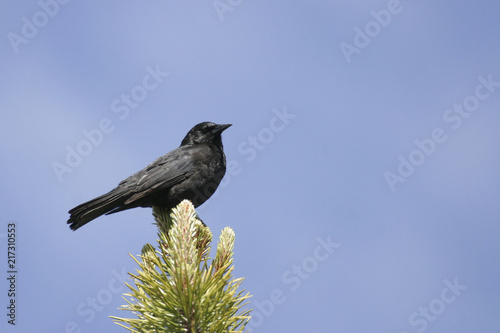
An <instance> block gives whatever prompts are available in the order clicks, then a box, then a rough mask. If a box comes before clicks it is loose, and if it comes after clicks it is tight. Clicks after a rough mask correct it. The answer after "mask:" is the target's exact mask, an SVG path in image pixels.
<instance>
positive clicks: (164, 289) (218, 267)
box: [111, 200, 250, 333]
mask: <svg viewBox="0 0 500 333" xmlns="http://www.w3.org/2000/svg"><path fill="white" fill-rule="evenodd" d="M169 213H171V214H170V215H169ZM153 215H154V217H155V220H156V223H157V224H158V230H159V231H158V249H155V248H154V247H153V246H152V245H150V244H146V245H145V246H144V247H143V249H142V254H141V255H140V256H139V260H138V259H136V258H135V257H133V256H132V258H133V259H134V260H135V261H136V262H137V264H138V265H139V267H140V269H138V270H137V273H136V274H132V273H130V275H131V276H132V277H133V278H134V281H135V286H131V285H129V284H127V286H128V287H129V288H130V290H131V292H130V293H127V294H125V296H127V297H129V299H128V298H124V299H125V300H126V301H127V303H128V305H124V306H122V307H121V308H120V309H122V310H128V311H132V312H133V313H134V314H135V315H136V316H137V318H136V319H135V318H134V319H128V318H118V317H111V318H113V319H114V320H115V322H116V323H117V324H118V325H120V326H122V327H125V328H126V329H128V330H129V331H130V332H139V333H149V332H187V333H194V332H196V333H199V332H200V333H201V332H203V333H205V332H214V333H215V332H243V330H244V329H245V325H246V324H247V322H248V320H249V319H250V316H249V314H250V310H246V311H242V310H241V308H242V307H243V306H244V305H246V304H247V303H243V302H244V301H245V300H246V299H248V298H249V297H250V295H249V294H248V293H247V294H245V295H244V294H243V292H244V291H243V290H241V291H238V290H237V289H238V287H239V286H240V284H241V283H242V282H243V278H238V279H235V278H233V275H232V272H233V269H234V266H233V250H234V237H235V235H234V231H233V230H232V229H231V228H229V227H226V228H224V229H223V230H222V233H221V235H220V238H219V242H218V244H217V252H216V255H215V258H214V259H213V260H212V262H211V263H210V264H209V263H208V261H209V259H210V258H209V257H208V255H209V253H210V243H211V241H212V232H211V231H210V229H209V228H208V227H206V226H205V225H204V224H202V222H201V221H200V220H199V219H198V218H197V216H196V212H195V210H194V207H193V205H192V204H191V202H190V201H188V200H184V201H183V202H181V203H180V204H179V205H178V206H177V207H176V208H174V209H173V210H172V211H171V212H170V211H168V210H165V209H162V208H159V207H154V208H153ZM127 325H128V326H127Z"/></svg>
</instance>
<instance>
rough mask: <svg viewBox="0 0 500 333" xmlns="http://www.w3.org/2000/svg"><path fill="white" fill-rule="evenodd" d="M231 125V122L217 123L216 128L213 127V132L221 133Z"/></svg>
mask: <svg viewBox="0 0 500 333" xmlns="http://www.w3.org/2000/svg"><path fill="white" fill-rule="evenodd" d="M231 125H233V124H224V125H218V126H217V127H216V128H214V130H213V132H214V134H215V133H222V132H224V131H225V130H226V129H227V128H228V127H229V126H231Z"/></svg>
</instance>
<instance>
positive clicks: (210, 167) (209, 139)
mask: <svg viewBox="0 0 500 333" xmlns="http://www.w3.org/2000/svg"><path fill="white" fill-rule="evenodd" d="M229 126H231V125H230V124H227V125H218V124H214V123H211V122H203V123H200V124H198V125H196V126H194V127H193V128H192V129H191V130H190V131H189V132H188V133H187V134H186V136H185V137H184V139H183V140H182V142H181V145H180V146H179V148H177V149H174V150H172V151H170V152H168V153H167V154H165V155H163V156H161V157H159V158H158V159H156V160H155V161H153V162H152V163H151V164H149V165H148V166H147V167H146V168H144V169H143V170H141V171H139V172H136V173H135V174H133V175H131V176H130V177H128V178H126V179H125V180H123V181H121V182H120V183H119V184H118V186H117V187H116V188H114V189H113V190H111V191H109V192H108V193H106V194H103V195H101V196H99V197H97V198H95V199H93V200H90V201H88V202H85V203H83V204H81V205H79V206H77V207H75V208H73V209H71V210H70V211H69V213H70V214H71V216H70V218H69V220H68V224H70V228H71V229H72V230H76V229H78V228H80V227H81V226H83V225H85V224H86V223H88V222H90V221H92V220H93V219H95V218H97V217H99V216H101V215H103V214H106V215H107V214H112V213H116V212H120V211H122V210H126V209H130V208H135V207H153V206H159V207H165V208H173V207H175V206H176V205H177V204H179V203H180V202H181V201H182V200H184V199H188V200H191V202H192V203H193V204H194V206H195V207H198V206H199V205H201V204H202V203H204V202H205V201H206V200H207V199H208V198H210V196H211V195H212V194H213V193H214V192H215V190H216V189H217V187H218V185H219V183H220V181H221V180H222V178H223V177H224V174H225V172H226V156H225V155H224V150H223V146H222V138H221V134H222V132H223V131H224V130H225V129H227V128H228V127H229Z"/></svg>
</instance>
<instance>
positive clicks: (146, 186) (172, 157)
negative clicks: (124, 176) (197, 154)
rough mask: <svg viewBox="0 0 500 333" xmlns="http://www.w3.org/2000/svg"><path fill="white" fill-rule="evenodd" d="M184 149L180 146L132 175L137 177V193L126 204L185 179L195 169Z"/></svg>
mask: <svg viewBox="0 0 500 333" xmlns="http://www.w3.org/2000/svg"><path fill="white" fill-rule="evenodd" d="M181 148H182V147H181ZM182 150H183V149H180V148H178V149H176V150H173V151H171V152H170V153H168V154H166V155H163V156H162V157H160V158H158V159H157V160H155V161H154V162H152V163H151V164H150V165H148V166H147V167H146V168H145V169H144V170H142V171H139V172H138V173H137V174H135V175H133V176H131V177H135V178H136V179H134V181H135V183H136V186H135V191H134V192H135V193H134V194H133V195H132V196H131V197H130V198H128V199H127V201H125V205H127V204H130V203H132V202H134V201H137V200H140V199H142V198H144V197H146V196H149V195H151V194H152V193H155V192H158V191H161V190H165V189H168V188H170V187H172V186H174V185H175V184H178V183H180V182H182V181H183V180H185V179H186V178H187V177H188V176H189V174H190V173H191V172H192V170H193V163H192V160H191V156H190V154H185V153H184V152H183V151H182Z"/></svg>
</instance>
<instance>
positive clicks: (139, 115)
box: [0, 0, 500, 333]
mask: <svg viewBox="0 0 500 333" xmlns="http://www.w3.org/2000/svg"><path fill="white" fill-rule="evenodd" d="M2 6H3V7H4V8H3V9H2V10H1V11H0V22H1V23H0V28H1V30H0V31H1V34H2V35H3V38H2V39H1V43H0V54H1V58H2V62H1V65H0V66H1V68H2V70H1V76H0V94H1V96H2V98H1V102H0V103H1V105H2V122H1V123H0V136H1V139H0V149H1V150H0V152H1V154H0V156H1V159H2V163H1V166H0V168H1V172H0V175H1V186H2V191H1V192H0V199H1V202H2V218H1V220H0V244H1V245H0V248H1V251H0V252H1V253H2V255H1V257H2V259H0V261H1V262H2V263H1V265H0V267H1V269H2V276H4V277H8V273H7V267H6V263H7V243H8V237H6V236H7V233H8V232H7V229H8V224H9V223H12V222H14V223H15V224H16V242H17V243H16V258H17V262H16V265H17V266H16V269H17V271H18V273H17V276H16V325H15V327H13V326H12V325H9V324H8V323H7V320H8V318H7V316H6V311H7V310H6V307H7V306H8V304H9V303H8V302H9V301H10V298H9V297H8V296H7V291H8V289H9V285H8V281H7V279H6V278H3V279H1V280H0V281H1V282H0V295H2V296H1V297H0V302H1V308H2V309H4V310H2V315H1V318H3V319H2V320H1V321H0V331H2V332H29V331H35V330H36V331H37V332H47V333H48V332H53V333H60V332H124V331H125V330H124V329H122V328H120V327H118V326H117V325H115V324H114V323H113V322H112V321H111V320H110V319H109V318H108V316H109V315H115V316H124V315H127V313H124V312H122V311H120V310H117V308H118V307H119V306H121V305H122V304H123V303H124V301H123V299H122V298H121V294H122V293H123V292H125V291H126V289H125V287H124V285H123V280H124V279H125V280H127V277H126V274H125V273H126V272H129V271H130V272H133V271H134V270H135V269H136V265H135V263H134V262H133V260H132V259H131V258H130V257H129V255H128V253H132V254H138V253H139V252H140V249H141V247H142V245H144V244H145V243H154V242H155V239H156V229H155V226H154V225H152V222H153V218H152V216H151V210H150V209H135V210H130V211H126V212H122V213H120V214H115V215H111V216H106V217H101V218H98V219H97V220H95V221H93V222H92V223H90V224H88V225H86V226H85V227H84V228H82V229H80V230H78V231H77V232H71V231H70V230H69V228H68V227H67V225H66V221H67V219H68V214H67V211H68V210H69V209H71V208H72V207H74V206H76V205H78V204H80V203H82V202H84V201H87V200H89V199H92V198H94V197H96V196H98V195H100V194H102V193H104V192H107V191H109V190H110V189H112V188H113V187H115V186H116V185H117V184H118V182H119V181H120V180H122V179H124V178H125V177H127V176H129V175H130V174H132V173H134V172H136V171H138V170H140V169H142V168H143V167H144V166H146V165H147V164H148V163H149V162H151V161H152V160H153V159H155V158H157V157H158V156H160V155H162V154H164V153H166V152H168V151H170V150H172V149H174V148H176V147H177V146H178V145H179V144H180V141H181V140H182V138H183V137H184V135H185V134H186V133H187V131H188V130H189V129H190V128H191V127H192V126H193V125H195V124H196V123H199V122H201V121H206V120H208V121H213V122H217V123H232V124H233V126H232V127H231V128H229V129H228V130H227V131H225V132H224V134H223V142H224V147H225V151H226V156H227V160H228V162H229V163H231V166H232V167H231V169H230V170H228V172H227V174H226V177H225V179H224V180H223V183H222V185H221V186H220V187H219V189H218V190H217V192H216V194H215V195H214V196H213V197H212V199H210V200H209V201H208V202H207V203H205V204H204V205H203V206H201V207H199V209H198V212H199V214H200V215H201V216H202V217H203V220H204V221H205V222H206V223H207V224H208V225H209V226H210V227H211V229H212V231H213V232H214V234H215V235H216V237H218V235H219V233H220V230H222V229H223V228H224V227H225V226H231V227H232V228H233V229H234V230H235V233H236V254H235V266H236V270H235V275H236V276H238V277H239V276H243V277H245V278H246V280H245V282H244V284H243V287H244V288H245V289H246V290H248V291H249V292H250V293H251V294H252V295H253V298H252V305H251V307H252V308H254V312H253V315H254V317H253V319H252V321H251V326H250V328H251V329H252V331H253V332H318V333H319V332H377V333H379V332H380V333H381V332H383V333H391V332H393V333H403V332H406V333H413V332H440V333H447V332H457V331H459V332H497V330H498V326H499V324H500V319H499V316H498V309H500V297H499V294H500V287H499V284H498V281H499V278H500V267H499V260H498V253H500V243H499V242H498V239H499V236H500V226H499V223H500V221H499V216H500V208H499V207H500V205H499V204H498V203H499V198H500V196H499V190H498V189H499V188H500V176H499V173H498V169H499V167H500V153H499V150H498V146H499V142H500V131H498V128H499V125H500V115H499V111H500V66H499V62H498V59H499V55H500V43H499V34H498V32H499V30H500V22H499V20H498V11H499V10H500V4H498V2H496V1H477V2H457V1H434V2H431V1H423V0H413V1H411V0H401V1H397V0H390V1H378V0H373V1H361V0H360V1H307V2H306V1H302V2H299V1H273V2H269V1H242V0H232V1H229V0H220V1H219V0H217V1H213V0H210V1H204V2H178V1H177V2H174V1H149V2H147V3H143V2H142V3H141V2H137V1H128V0H124V1H106V2H98V1H87V2H85V3H83V2H78V1H63V0H59V1H58V2H56V0H42V1H40V2H31V3H28V2H16V3H11V4H9V5H8V6H7V5H6V4H3V5H2ZM75 154H78V155H77V156H76V155H75Z"/></svg>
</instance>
